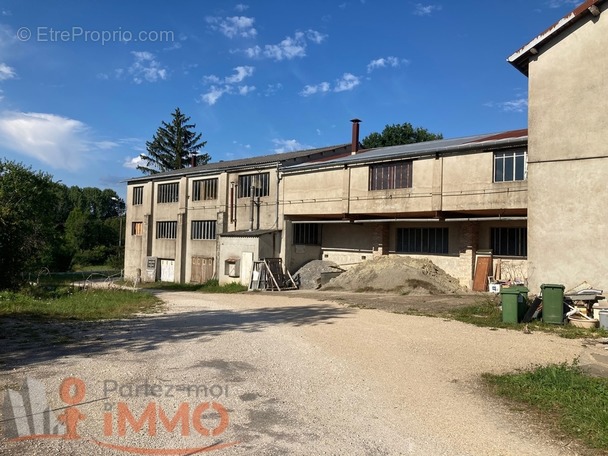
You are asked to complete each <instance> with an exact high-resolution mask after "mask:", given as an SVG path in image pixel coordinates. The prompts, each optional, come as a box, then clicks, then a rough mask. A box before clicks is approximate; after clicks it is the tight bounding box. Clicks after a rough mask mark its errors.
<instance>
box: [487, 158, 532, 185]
mask: <svg viewBox="0 0 608 456" xmlns="http://www.w3.org/2000/svg"><path fill="white" fill-rule="evenodd" d="M527 158H528V157H527V152H526V151H525V150H518V151H515V152H494V182H510V181H521V180H525V179H526V164H527V163H526V162H527V161H528V160H527Z"/></svg>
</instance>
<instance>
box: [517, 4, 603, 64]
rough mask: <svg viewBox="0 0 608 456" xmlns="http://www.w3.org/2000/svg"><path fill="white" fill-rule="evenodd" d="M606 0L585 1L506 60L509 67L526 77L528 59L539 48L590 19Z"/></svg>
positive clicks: (536, 52)
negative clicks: (593, 11)
mask: <svg viewBox="0 0 608 456" xmlns="http://www.w3.org/2000/svg"><path fill="white" fill-rule="evenodd" d="M606 1H607V0H586V1H585V2H583V3H582V4H581V5H579V6H577V7H576V8H575V9H574V10H573V11H572V12H570V13H569V14H567V15H566V16H564V17H563V18H561V19H560V20H559V21H557V22H556V23H555V24H553V25H552V26H551V27H549V28H548V29H547V30H545V31H544V32H542V33H541V34H540V35H538V36H537V37H536V38H534V39H533V40H532V41H530V42H529V43H528V44H526V45H525V46H523V47H522V48H521V49H519V50H518V51H517V52H515V53H513V54H512V55H511V56H510V57H509V58H508V59H507V62H509V63H510V64H511V65H513V66H514V67H515V68H517V69H518V70H519V71H521V72H522V73H523V74H525V75H526V76H527V75H528V63H529V62H530V58H531V57H532V56H534V55H536V54H538V52H539V51H540V48H541V47H543V46H545V45H547V43H549V42H550V41H551V40H553V39H554V38H557V37H559V36H560V35H562V34H563V33H564V32H565V31H566V30H568V29H569V28H570V27H572V26H573V25H574V24H576V23H578V22H579V21H581V20H583V19H585V20H588V19H591V18H592V17H593V16H594V15H595V14H593V13H592V10H595V9H596V8H597V9H600V8H601V7H602V5H603V4H604V3H606Z"/></svg>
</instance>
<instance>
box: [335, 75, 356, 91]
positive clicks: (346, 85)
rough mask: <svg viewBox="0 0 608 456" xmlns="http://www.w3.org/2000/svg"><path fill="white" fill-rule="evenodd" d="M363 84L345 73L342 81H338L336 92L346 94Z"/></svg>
mask: <svg viewBox="0 0 608 456" xmlns="http://www.w3.org/2000/svg"><path fill="white" fill-rule="evenodd" d="M360 83H361V80H360V79H359V78H358V77H357V76H355V75H354V74H351V73H344V74H343V75H342V77H341V78H340V79H338V80H337V81H336V86H335V87H334V92H344V91H347V90H353V89H354V88H355V87H357V86H358V85H359V84H360Z"/></svg>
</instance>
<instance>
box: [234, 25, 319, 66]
mask: <svg viewBox="0 0 608 456" xmlns="http://www.w3.org/2000/svg"><path fill="white" fill-rule="evenodd" d="M326 38H327V35H324V34H323V33H320V32H318V31H316V30H312V29H311V30H307V31H306V32H296V33H295V34H294V35H293V36H288V37H285V39H284V40H282V41H281V42H280V43H277V44H266V45H264V47H263V48H262V47H260V46H257V45H256V46H253V47H250V48H247V49H244V50H242V52H244V53H245V55H246V56H247V57H250V58H255V57H266V58H269V59H273V60H276V61H281V60H292V59H295V58H296V57H300V58H301V57H305V56H306V49H307V47H308V43H309V42H312V43H315V44H321V43H322V42H323V41H324V40H325V39H326Z"/></svg>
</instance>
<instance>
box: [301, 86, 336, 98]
mask: <svg viewBox="0 0 608 456" xmlns="http://www.w3.org/2000/svg"><path fill="white" fill-rule="evenodd" d="M329 91H330V85H329V82H321V83H320V84H314V85H306V86H304V89H302V91H301V92H300V95H302V96H303V97H309V96H311V95H314V94H316V93H325V92H329Z"/></svg>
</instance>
